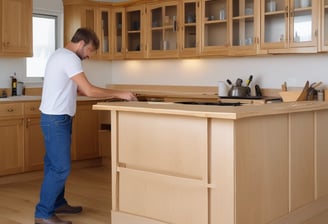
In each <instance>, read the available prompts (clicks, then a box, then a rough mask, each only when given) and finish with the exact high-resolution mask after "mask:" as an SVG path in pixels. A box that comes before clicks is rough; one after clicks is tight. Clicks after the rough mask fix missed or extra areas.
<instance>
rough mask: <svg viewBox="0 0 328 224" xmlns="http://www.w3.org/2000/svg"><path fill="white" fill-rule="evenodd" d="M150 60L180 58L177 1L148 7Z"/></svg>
mask: <svg viewBox="0 0 328 224" xmlns="http://www.w3.org/2000/svg"><path fill="white" fill-rule="evenodd" d="M148 12H149V14H148V16H149V17H148V21H149V24H148V27H150V32H149V33H148V40H149V46H148V49H149V52H148V56H149V57H150V58H156V57H157V58H158V57H160V58H169V57H171V58H172V57H178V55H179V51H178V44H179V43H178V33H179V26H178V24H179V23H178V22H179V21H178V3H177V2H176V1H170V2H162V3H160V4H158V3H157V4H151V5H148Z"/></svg>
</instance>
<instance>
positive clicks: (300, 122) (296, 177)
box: [289, 112, 314, 210]
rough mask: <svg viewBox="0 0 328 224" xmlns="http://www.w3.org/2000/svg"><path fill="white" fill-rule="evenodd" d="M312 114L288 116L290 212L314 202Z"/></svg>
mask: <svg viewBox="0 0 328 224" xmlns="http://www.w3.org/2000/svg"><path fill="white" fill-rule="evenodd" d="M313 133H314V116H313V112H304V113H294V114H291V115H290V133H289V135H290V147H291V148H290V158H291V160H290V172H291V174H290V175H291V179H290V181H291V186H290V189H291V210H295V209H297V208H299V207H301V206H303V205H305V204H307V203H309V202H311V201H313V200H314V135H313Z"/></svg>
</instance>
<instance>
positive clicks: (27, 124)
mask: <svg viewBox="0 0 328 224" xmlns="http://www.w3.org/2000/svg"><path fill="white" fill-rule="evenodd" d="M30 123H31V119H27V120H26V128H28V127H29V126H30Z"/></svg>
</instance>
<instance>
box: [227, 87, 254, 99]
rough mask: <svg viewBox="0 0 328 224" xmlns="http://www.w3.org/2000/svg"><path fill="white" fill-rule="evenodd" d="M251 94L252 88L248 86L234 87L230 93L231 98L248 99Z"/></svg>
mask: <svg viewBox="0 0 328 224" xmlns="http://www.w3.org/2000/svg"><path fill="white" fill-rule="evenodd" d="M250 94H251V88H249V87H248V86H232V87H231V88H230V90H229V92H228V95H229V96H235V97H247V96H250Z"/></svg>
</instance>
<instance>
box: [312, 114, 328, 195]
mask: <svg viewBox="0 0 328 224" xmlns="http://www.w3.org/2000/svg"><path fill="white" fill-rule="evenodd" d="M327 117H328V111H318V112H316V117H315V118H316V126H315V140H316V141H315V142H316V151H315V165H316V166H315V167H316V175H315V179H316V198H321V197H324V196H327V195H328V172H327V170H328V162H327V161H328V150H327V145H328V138H327V133H328V119H327Z"/></svg>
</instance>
